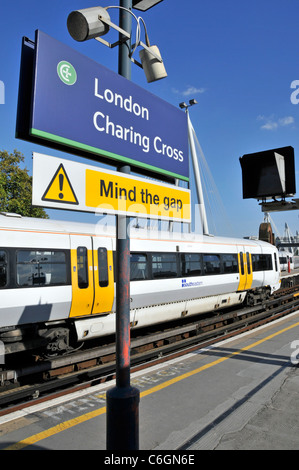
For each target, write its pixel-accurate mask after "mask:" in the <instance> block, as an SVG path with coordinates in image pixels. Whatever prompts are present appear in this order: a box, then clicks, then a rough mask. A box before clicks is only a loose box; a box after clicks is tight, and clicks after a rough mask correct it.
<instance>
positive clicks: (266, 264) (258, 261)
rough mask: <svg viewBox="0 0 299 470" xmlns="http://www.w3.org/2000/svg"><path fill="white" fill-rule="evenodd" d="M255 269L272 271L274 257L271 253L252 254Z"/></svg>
mask: <svg viewBox="0 0 299 470" xmlns="http://www.w3.org/2000/svg"><path fill="white" fill-rule="evenodd" d="M252 265H253V271H271V270H272V269H273V268H272V257H271V255H264V254H261V255H258V254H254V255H252Z"/></svg>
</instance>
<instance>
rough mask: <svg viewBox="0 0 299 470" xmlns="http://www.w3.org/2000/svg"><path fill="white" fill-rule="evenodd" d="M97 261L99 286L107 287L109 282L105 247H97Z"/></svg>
mask: <svg viewBox="0 0 299 470" xmlns="http://www.w3.org/2000/svg"><path fill="white" fill-rule="evenodd" d="M98 263H99V286H100V287H107V286H108V284H109V279H108V258H107V249H106V248H99V249H98Z"/></svg>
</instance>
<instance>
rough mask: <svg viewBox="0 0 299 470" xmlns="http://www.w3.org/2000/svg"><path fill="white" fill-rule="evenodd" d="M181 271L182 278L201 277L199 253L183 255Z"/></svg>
mask: <svg viewBox="0 0 299 470" xmlns="http://www.w3.org/2000/svg"><path fill="white" fill-rule="evenodd" d="M181 269H182V276H200V275H201V255H200V254H199V253H182V255H181Z"/></svg>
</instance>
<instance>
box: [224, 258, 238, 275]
mask: <svg viewBox="0 0 299 470" xmlns="http://www.w3.org/2000/svg"><path fill="white" fill-rule="evenodd" d="M221 258H222V265H223V274H238V273H239V263H238V254H237V253H223V254H222V255H221Z"/></svg>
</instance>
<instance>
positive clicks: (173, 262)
mask: <svg viewBox="0 0 299 470" xmlns="http://www.w3.org/2000/svg"><path fill="white" fill-rule="evenodd" d="M151 256H152V259H151V261H152V262H151V266H152V279H155V280H156V279H172V278H176V277H179V268H178V258H177V254H176V253H172V252H171V253H165V252H161V253H160V252H158V253H157V252H156V253H152V255H151Z"/></svg>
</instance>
